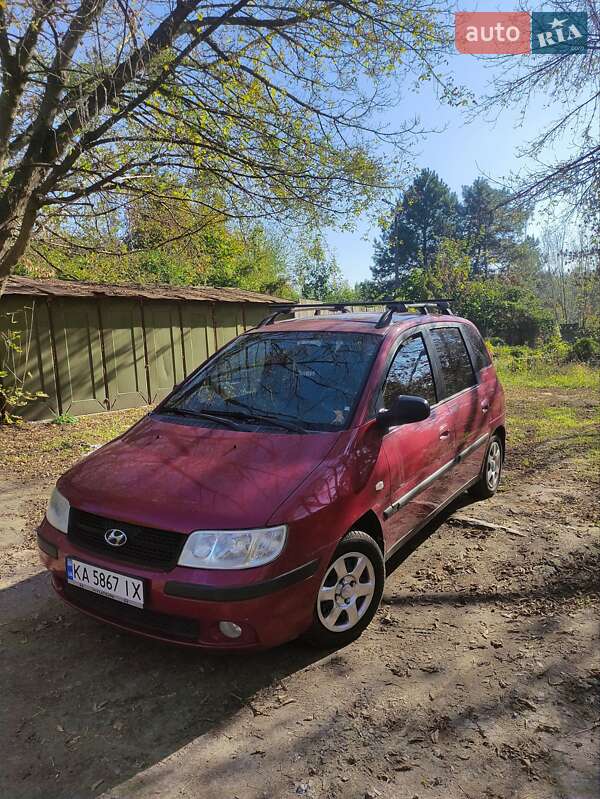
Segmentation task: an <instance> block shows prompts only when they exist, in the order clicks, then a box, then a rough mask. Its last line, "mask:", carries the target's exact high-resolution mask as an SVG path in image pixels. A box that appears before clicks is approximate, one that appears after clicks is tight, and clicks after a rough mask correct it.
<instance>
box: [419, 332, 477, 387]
mask: <svg viewBox="0 0 600 799" xmlns="http://www.w3.org/2000/svg"><path fill="white" fill-rule="evenodd" d="M429 333H430V335H431V338H432V341H433V345H434V347H435V350H436V352H437V356H438V360H439V362H440V367H441V370H442V376H443V378H444V384H445V392H444V396H443V397H440V399H446V397H451V396H452V395H453V394H458V392H459V391H462V390H463V389H465V388H469V386H474V385H475V383H476V382H477V381H476V379H475V373H474V372H473V367H472V366H471V359H470V358H469V353H468V352H467V348H466V346H465V342H464V340H463V337H462V336H461V334H460V330H459V329H458V328H457V327H438V328H434V329H433V330H430V331H429Z"/></svg>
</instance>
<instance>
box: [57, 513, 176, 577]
mask: <svg viewBox="0 0 600 799" xmlns="http://www.w3.org/2000/svg"><path fill="white" fill-rule="evenodd" d="M113 528H115V529H117V530H122V531H123V532H124V533H126V535H127V543H126V544H124V545H123V546H120V547H114V546H111V545H110V544H108V543H107V542H106V540H105V538H104V535H105V533H106V531H107V530H111V529H113ZM69 538H70V539H71V541H72V542H73V543H74V544H76V545H77V546H78V547H81V548H82V549H89V550H91V551H92V552H100V553H102V554H103V555H106V556H107V557H110V559H111V560H120V561H123V562H124V563H137V564H138V565H140V566H148V567H149V568H155V569H160V570H167V569H170V568H172V567H173V566H175V564H176V563H177V558H178V557H179V553H180V552H181V548H182V547H183V544H184V541H185V538H186V536H184V535H182V533H174V532H172V531H170V530H155V529H154V528H153V527H140V526H139V525H137V524H128V523H127V522H120V521H117V520H116V519H106V518H104V517H103V516H96V515H95V514H93V513H86V512H85V511H82V510H77V509H76V508H71V512H70V514H69Z"/></svg>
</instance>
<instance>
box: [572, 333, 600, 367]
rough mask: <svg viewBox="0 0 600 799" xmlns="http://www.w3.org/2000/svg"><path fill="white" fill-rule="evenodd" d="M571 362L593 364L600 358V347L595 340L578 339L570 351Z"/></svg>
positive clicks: (587, 337) (588, 338) (587, 338)
mask: <svg viewBox="0 0 600 799" xmlns="http://www.w3.org/2000/svg"><path fill="white" fill-rule="evenodd" d="M570 356H571V360H573V361H582V362H583V363H591V362H593V361H595V360H597V359H598V358H600V345H598V344H597V343H596V342H595V341H594V339H593V338H590V337H589V336H586V337H584V338H578V339H577V341H576V342H575V343H574V344H573V346H572V347H571V351H570Z"/></svg>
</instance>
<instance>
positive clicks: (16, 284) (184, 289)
mask: <svg viewBox="0 0 600 799" xmlns="http://www.w3.org/2000/svg"><path fill="white" fill-rule="evenodd" d="M4 293H5V294H21V295H29V296H34V297H137V298H140V297H141V298H143V299H148V300H195V301H196V302H254V303H263V304H265V303H281V302H289V300H285V299H282V298H281V297H272V296H271V295H270V294H261V293H260V292H258V291H244V290H243V289H237V288H216V287H212V286H168V285H164V284H156V283H154V284H149V285H146V286H142V285H136V284H133V283H123V284H111V283H87V282H84V281H81V282H80V281H77V282H76V281H70V280H41V279H39V280H35V279H33V278H30V277H18V276H16V275H15V276H13V277H10V278H9V279H8V283H7V285H6V287H5V289H4Z"/></svg>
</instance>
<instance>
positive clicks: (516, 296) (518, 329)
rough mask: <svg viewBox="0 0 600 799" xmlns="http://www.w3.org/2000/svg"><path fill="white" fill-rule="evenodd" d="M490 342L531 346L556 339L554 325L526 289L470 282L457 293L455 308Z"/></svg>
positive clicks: (508, 285)
mask: <svg viewBox="0 0 600 799" xmlns="http://www.w3.org/2000/svg"><path fill="white" fill-rule="evenodd" d="M456 310H457V312H458V313H459V314H460V315H461V316H465V317H466V318H467V319H470V320H471V321H472V322H474V323H475V324H476V325H477V327H478V328H479V330H480V331H481V333H482V334H483V335H484V336H485V337H486V338H490V337H492V340H496V339H501V340H503V341H505V342H507V344H526V345H529V346H531V347H533V346H534V345H535V344H536V343H537V342H538V341H539V340H548V339H551V338H553V337H555V336H556V324H555V322H554V319H553V318H552V315H551V314H550V312H549V311H547V310H546V309H545V308H543V307H542V305H541V304H540V301H539V299H538V298H537V297H536V296H535V294H533V292H532V291H530V290H529V289H527V288H524V287H523V286H519V285H513V284H507V283H505V282H504V281H502V280H499V279H493V280H473V281H471V282H470V283H468V284H467V286H466V288H465V290H464V292H463V293H462V294H461V296H460V298H459V300H458V304H457V308H456Z"/></svg>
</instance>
